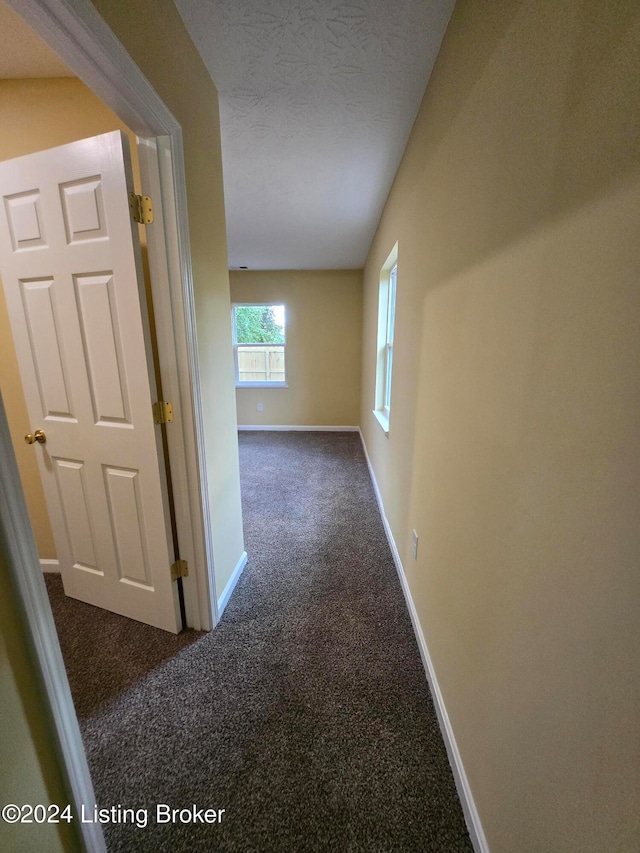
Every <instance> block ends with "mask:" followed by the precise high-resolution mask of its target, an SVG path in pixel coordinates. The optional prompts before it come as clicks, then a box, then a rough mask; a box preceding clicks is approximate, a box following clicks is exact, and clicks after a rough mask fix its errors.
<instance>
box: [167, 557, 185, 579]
mask: <svg viewBox="0 0 640 853" xmlns="http://www.w3.org/2000/svg"><path fill="white" fill-rule="evenodd" d="M188 577H189V564H188V563H187V561H186V560H176V561H175V563H174V564H173V565H172V566H171V580H172V581H177V580H178V578H188Z"/></svg>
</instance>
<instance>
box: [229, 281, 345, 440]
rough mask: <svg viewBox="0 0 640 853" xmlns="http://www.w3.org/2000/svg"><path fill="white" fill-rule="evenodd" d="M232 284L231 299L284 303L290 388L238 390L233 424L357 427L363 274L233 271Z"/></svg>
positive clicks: (286, 359)
mask: <svg viewBox="0 0 640 853" xmlns="http://www.w3.org/2000/svg"><path fill="white" fill-rule="evenodd" d="M230 279H231V300H232V302H277V303H284V305H285V306H286V340H287V344H286V350H285V368H286V374H287V384H288V386H289V387H288V388H242V389H237V391H236V396H237V401H238V423H239V424H244V425H261V426H264V425H280V424H282V425H288V426H291V425H299V426H355V425H357V424H358V421H359V399H360V360H361V356H360V339H361V335H362V271H361V270H281V271H270V272H253V271H247V272H244V271H243V272H231V273H230ZM258 403H262V405H263V406H264V409H263V411H262V412H258V410H257V406H258Z"/></svg>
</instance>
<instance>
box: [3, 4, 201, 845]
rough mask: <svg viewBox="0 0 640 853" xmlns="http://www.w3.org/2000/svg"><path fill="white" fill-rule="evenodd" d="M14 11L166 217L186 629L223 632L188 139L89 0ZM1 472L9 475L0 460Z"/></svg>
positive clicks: (51, 670)
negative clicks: (128, 137) (107, 113)
mask: <svg viewBox="0 0 640 853" xmlns="http://www.w3.org/2000/svg"><path fill="white" fill-rule="evenodd" d="M7 2H8V5H9V6H11V7H12V8H13V9H14V10H15V11H16V12H17V13H18V14H19V15H20V16H21V17H22V18H23V19H24V20H25V21H26V22H27V23H28V24H29V25H30V26H31V27H32V29H34V30H35V31H36V32H37V33H38V34H39V35H40V36H41V37H42V38H43V39H44V40H45V41H46V42H47V43H48V44H49V45H50V46H51V47H52V48H53V49H54V50H55V51H56V53H58V55H59V56H60V57H61V58H62V59H63V60H64V61H65V62H66V63H67V65H68V66H69V67H70V68H71V69H72V70H73V71H74V73H76V74H77V76H78V77H79V78H80V79H81V80H82V81H83V82H84V83H85V84H86V85H87V86H88V87H89V88H90V89H91V90H92V91H93V92H94V93H95V94H96V95H97V96H98V97H99V98H101V99H102V100H103V101H104V103H105V104H107V106H109V107H110V108H111V109H112V110H113V112H115V113H116V115H118V117H119V118H120V119H121V120H122V121H123V122H124V123H125V124H126V125H127V126H128V127H129V128H130V129H131V130H132V131H133V132H134V133H136V134H137V135H138V137H139V138H140V144H139V153H140V170H141V177H142V185H143V187H144V192H145V193H146V194H149V195H152V196H153V197H154V208H155V211H156V221H158V212H159V213H160V217H159V218H160V221H161V222H162V227H161V228H156V229H148V232H149V233H148V242H149V246H148V251H149V262H150V268H151V278H152V293H153V300H154V308H155V313H156V324H157V337H158V349H159V353H160V364H161V371H162V382H163V388H164V396H165V398H168V399H173V401H174V402H175V401H178V404H177V405H176V406H175V407H174V410H179V412H180V416H179V417H176V419H175V421H174V423H173V424H172V425H171V426H172V429H170V430H167V434H168V445H169V459H170V464H171V470H172V477H173V483H174V497H175V500H176V523H177V527H178V536H179V539H180V549H181V556H182V557H183V559H187V560H188V561H189V565H190V574H189V577H188V578H186V579H185V604H186V609H187V622H188V625H189V626H190V627H193V628H197V629H203V630H210V629H211V628H213V627H215V625H216V624H217V621H218V607H217V596H216V589H215V577H214V566H213V543H212V540H211V528H210V525H209V524H208V523H207V520H208V518H209V498H208V485H207V469H206V461H205V456H204V435H205V431H204V421H203V413H202V405H201V395H200V378H199V369H198V360H197V340H196V322H195V306H194V295H193V276H192V269H191V257H190V251H189V246H190V243H189V227H188V211H187V196H186V179H185V168H184V153H183V142H182V129H181V126H180V124H179V123H178V122H177V121H176V119H175V117H174V116H173V115H172V113H171V112H170V111H169V110H168V109H167V107H166V105H165V104H164V102H163V101H162V99H161V98H160V97H159V96H158V95H157V93H156V92H155V90H154V89H153V88H152V87H151V85H150V84H149V82H148V81H147V79H146V78H145V77H144V75H143V74H142V72H141V71H140V69H139V68H138V66H137V65H136V64H135V63H134V62H133V60H132V59H131V57H130V56H129V55H128V53H127V52H126V51H125V50H124V48H123V47H122V45H121V43H120V42H119V40H118V39H117V38H116V37H115V35H114V34H113V33H112V31H111V30H110V28H109V27H108V26H107V25H106V23H105V22H104V21H103V19H102V18H101V17H100V15H99V14H98V12H97V11H96V9H95V7H94V6H93V5H92V4H91V3H90V2H88V0H73V3H71V2H69V0H7ZM147 188H149V189H147ZM152 230H153V235H152V233H151V232H152ZM0 468H1V469H3V470H2V473H3V475H4V473H5V471H4V468H5V461H4V458H3V457H0ZM7 483H8V486H7V488H8V490H9V492H8V494H9V495H11V493H12V491H13V492H16V493H18V492H19V491H20V486H19V483H16V482H15V478H13V477H12V478H11V479H9V480H8V481H7ZM16 533H17V534H18V535H19V536H20V537H23V538H24V537H27V538H28V539H29V540H30V542H26V543H24V544H25V548H26V550H27V551H28V550H29V548H31V550H33V549H34V546H33V539H32V535H31V533H30V530H29V526H28V524H26V525H24V524H21V525H20V528H19V530H18V529H16ZM8 562H9V568H10V571H11V573H12V576H13V578H14V581H15V583H16V587H17V590H18V594H19V597H20V599H21V603H22V609H23V612H24V614H25V619H24V622H25V630H26V632H27V634H28V636H29V637H30V640H31V646H32V651H33V655H34V660H35V661H36V662H37V668H38V670H39V674H40V677H41V679H42V682H43V685H44V687H45V694H46V700H47V704H48V706H49V711H50V713H51V715H52V718H53V720H54V725H55V730H56V734H57V738H58V746H59V752H60V755H61V756H62V765H63V766H62V767H61V770H62V772H63V774H64V776H65V777H66V779H67V780H68V783H69V788H70V790H71V792H72V798H73V801H74V806H75V814H79V813H80V805H81V804H84V806H85V808H88V809H92V808H93V805H94V803H95V796H94V792H93V785H92V782H91V777H90V775H89V769H88V765H87V761H86V757H85V754H84V749H83V746H82V739H81V736H80V730H79V727H78V724H77V720H76V716H75V710H74V708H73V701H72V699H71V693H70V690H69V685H68V681H67V678H66V673H65V671H64V666H63V665H62V666H61V656H60V654H59V646H58V642H57V636H56V633H55V626H54V625H53V622H52V620H51V617H50V611H48V609H47V606H46V602H44V600H43V597H42V590H43V588H44V584H43V581H42V577H41V572H40V567H39V565H38V564H37V563H35V562H34V561H33V560H26V561H25V560H22V559H20V560H18V559H14V555H13V554H9V555H8ZM38 575H40V576H39V577H38ZM52 649H53V653H52ZM81 833H82V838H83V841H84V844H85V847H86V849H87V850H89V851H96V853H98V851H100V853H102V851H104V850H105V846H104V838H103V835H102V829H101V826H100V825H99V824H89V823H88V824H82V825H81Z"/></svg>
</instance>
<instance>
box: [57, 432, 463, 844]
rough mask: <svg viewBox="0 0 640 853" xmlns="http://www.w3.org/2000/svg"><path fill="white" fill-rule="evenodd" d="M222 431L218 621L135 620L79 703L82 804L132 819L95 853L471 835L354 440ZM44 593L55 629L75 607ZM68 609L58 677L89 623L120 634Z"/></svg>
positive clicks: (112, 636)
mask: <svg viewBox="0 0 640 853" xmlns="http://www.w3.org/2000/svg"><path fill="white" fill-rule="evenodd" d="M239 440H240V454H241V478H242V493H243V510H244V519H245V537H246V548H247V552H248V554H249V562H248V565H247V567H246V569H245V571H244V574H243V575H242V577H241V578H240V580H239V582H238V585H237V587H236V590H235V592H234V594H233V596H232V597H231V600H230V602H229V604H228V605H227V609H226V611H225V613H224V615H223V618H222V620H221V622H220V625H219V626H218V628H217V629H216V630H215V631H213V632H211V633H209V634H195V633H192V634H190V635H186V636H185V637H181V638H171V639H170V641H169V645H170V644H171V643H173V644H174V647H173V648H168V645H167V643H166V641H163V640H162V632H155V629H147V630H149V631H151V632H152V634H155V633H159V634H160V635H161V636H160V638H159V639H156V640H152V639H149V641H148V642H149V643H150V644H151V647H155V648H156V651H155V652H154V654H155V657H153V655H152V657H153V660H152V662H151V665H150V667H149V669H148V671H146V672H144V673H143V672H141V671H137V670H136V669H135V664H134V663H132V671H131V673H130V674H129V676H127V678H124V679H123V681H122V683H121V684H120V685H119V686H118V687H117V689H116V688H113V689H109V690H104V691H103V694H104V695H101V696H100V697H99V700H96V701H95V702H91V701H88V700H86V699H85V700H84V704H83V705H82V706H81V707H79V711H81V713H80V716H81V720H80V722H81V728H82V732H83V738H84V741H85V746H86V750H87V756H88V760H89V763H90V767H91V771H92V776H93V779H94V785H95V789H96V796H97V800H98V804H99V806H100V807H103V808H108V807H111V806H114V805H118V804H119V805H121V806H122V807H127V808H132V809H142V810H146V811H145V814H147V815H148V819H147V825H146V826H136V824H135V823H131V822H130V821H127V822H121V823H118V822H115V823H111V824H108V825H106V826H105V836H106V839H107V845H108V849H109V851H110V853H115V851H131V850H136V851H147V850H148V851H158V850H162V851H164V850H171V851H176V853H178V851H189V853H199V851H202V853H205V851H212V850H215V851H238V852H239V851H242V853H249V851H256V853H258V851H277V853H288V851H291V853H299V851H318V853H320V851H340V853H342V851H353V853H356V851H362V853H376V851H380V853H382V851H394V853H396V851H407V852H408V851H415V852H416V853H426V851H433V853H457V851H471V850H472V847H471V843H470V841H469V837H468V834H467V831H466V828H465V824H464V819H463V816H462V810H461V807H460V803H459V800H458V797H457V794H456V790H455V786H454V782H453V778H452V774H451V770H450V767H449V764H448V760H447V755H446V751H445V747H444V744H443V742H442V738H441V736H440V731H439V728H438V723H437V719H436V716H435V712H434V709H433V704H432V701H431V697H430V695H429V691H428V687H427V683H426V679H425V675H424V670H423V668H422V663H421V660H420V655H419V652H418V648H417V646H416V642H415V638H414V636H413V631H412V628H411V623H410V620H409V616H408V613H407V610H406V605H405V602H404V598H403V596H402V592H401V589H400V585H399V582H398V579H397V576H396V572H395V567H394V565H393V561H392V558H391V554H390V551H389V547H388V544H387V541H386V538H385V535H384V531H383V528H382V523H381V520H380V516H379V513H378V509H377V505H376V501H375V496H374V493H373V488H372V485H371V481H370V478H369V473H368V469H367V465H366V461H365V459H364V455H363V452H362V446H361V443H360V439H359V436H358V435H357V434H356V433H296V432H291V433H278V432H265V433H258V432H256V433H247V432H245V433H240V436H239ZM62 603H63V604H65V608H66V609H65V611H64V613H63V612H62V611H61V610H60V608H59V606H57V605H56V596H53V604H54V615H55V616H56V620H57V621H60V620H61V619H64V622H65V623H66V626H67V630H68V626H69V624H70V621H71V620H72V619H73V616H72V615H71V611H72V610H73V608H74V607H78V608H88V605H82V604H80V603H78V602H68V600H67V601H65V602H62ZM88 609H89V610H90V611H92V610H93V608H88ZM96 618H98V617H96ZM99 618H100V619H101V620H102V619H104V618H105V617H103V616H100V617H99ZM106 618H107V619H115V620H119V619H120V617H113V616H110V615H107V617H106ZM123 621H124V622H126V621H127V620H123ZM82 625H83V630H82V634H83V642H76V643H75V646H74V650H73V651H72V650H71V647H70V644H69V643H65V642H64V631H65V629H64V628H62V634H63V638H62V639H63V642H62V645H63V653H64V654H65V661H66V663H67V667H68V670H69V673H70V682H71V684H72V687H73V688H74V693H77V692H78V690H79V689H80V688H79V687H78V684H79V682H78V677H81V676H79V672H80V668H81V667H85V663H86V660H87V659H90V660H91V659H92V657H93V652H92V649H94V648H95V645H96V643H97V644H100V636H101V637H102V643H103V644H108V643H113V642H116V643H117V644H118V646H119V647H120V648H122V647H123V646H126V645H127V643H128V640H127V637H126V633H124V634H123V633H121V632H120V631H119V630H118V631H116V632H111V633H110V632H108V631H107V630H106V629H105V626H104V624H103V623H102V622H98V627H97V628H96V631H97V632H99V633H96V635H95V636H94V637H93V638H92V636H91V631H92V629H91V628H90V627H88V626H89V625H90V620H87V619H84V620H83V623H82ZM76 634H77V631H76ZM163 642H164V643H165V646H164V647H163V649H162V650H161V651H160V650H159V647H160V646H162V644H163ZM154 644H155V646H154ZM83 650H84V651H83ZM165 651H166V653H165ZM135 658H136V655H135V654H133V655H132V660H135ZM95 660H96V661H97V660H99V656H96V658H95ZM94 680H95V684H96V685H98V684H100V683H102V682H103V681H105V680H107V679H106V676H105V678H104V679H103V678H102V677H101V676H100V674H99V673H95V674H94ZM110 682H113V673H112V675H111V677H110ZM94 689H98V688H97V687H95V688H94ZM158 803H164V804H168V805H170V806H171V807H173V808H184V809H190V808H191V807H192V805H194V804H195V806H196V807H198V808H201V809H216V810H219V809H224V810H225V811H224V814H222V815H219V814H218V813H216V823H215V824H206V823H201V822H199V821H196V822H195V823H194V822H193V820H189V821H188V822H185V823H182V822H180V821H178V822H177V823H158V822H157V820H156V816H157V814H156V805H157V804H158ZM141 816H142V812H141ZM183 817H184V818H186V817H187V815H186V813H185V815H183ZM218 817H221V820H220V822H218ZM141 822H142V821H141Z"/></svg>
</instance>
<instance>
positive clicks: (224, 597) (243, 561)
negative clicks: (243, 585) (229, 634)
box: [218, 551, 247, 619]
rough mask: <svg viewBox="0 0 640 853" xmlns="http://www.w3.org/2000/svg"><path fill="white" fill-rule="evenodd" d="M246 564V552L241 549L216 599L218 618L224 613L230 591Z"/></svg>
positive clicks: (234, 586)
mask: <svg viewBox="0 0 640 853" xmlns="http://www.w3.org/2000/svg"><path fill="white" fill-rule="evenodd" d="M246 565H247V552H246V551H243V552H242V556H241V557H240V559H239V560H238V564H237V566H236V567H235V569H234V570H233V572H232V573H231V577H230V578H229V580H228V581H227V585H226V586H225V588H224V590H223V591H222V595H221V596H220V598H219V599H218V619H220V617H221V616H222V614H223V613H224V609H225V607H226V606H227V604H228V603H229V599H230V598H231V593H232V592H233V590H234V589H235V588H236V584H237V583H238V579H239V578H240V575H241V574H242V572H243V571H244V567H245V566H246Z"/></svg>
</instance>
